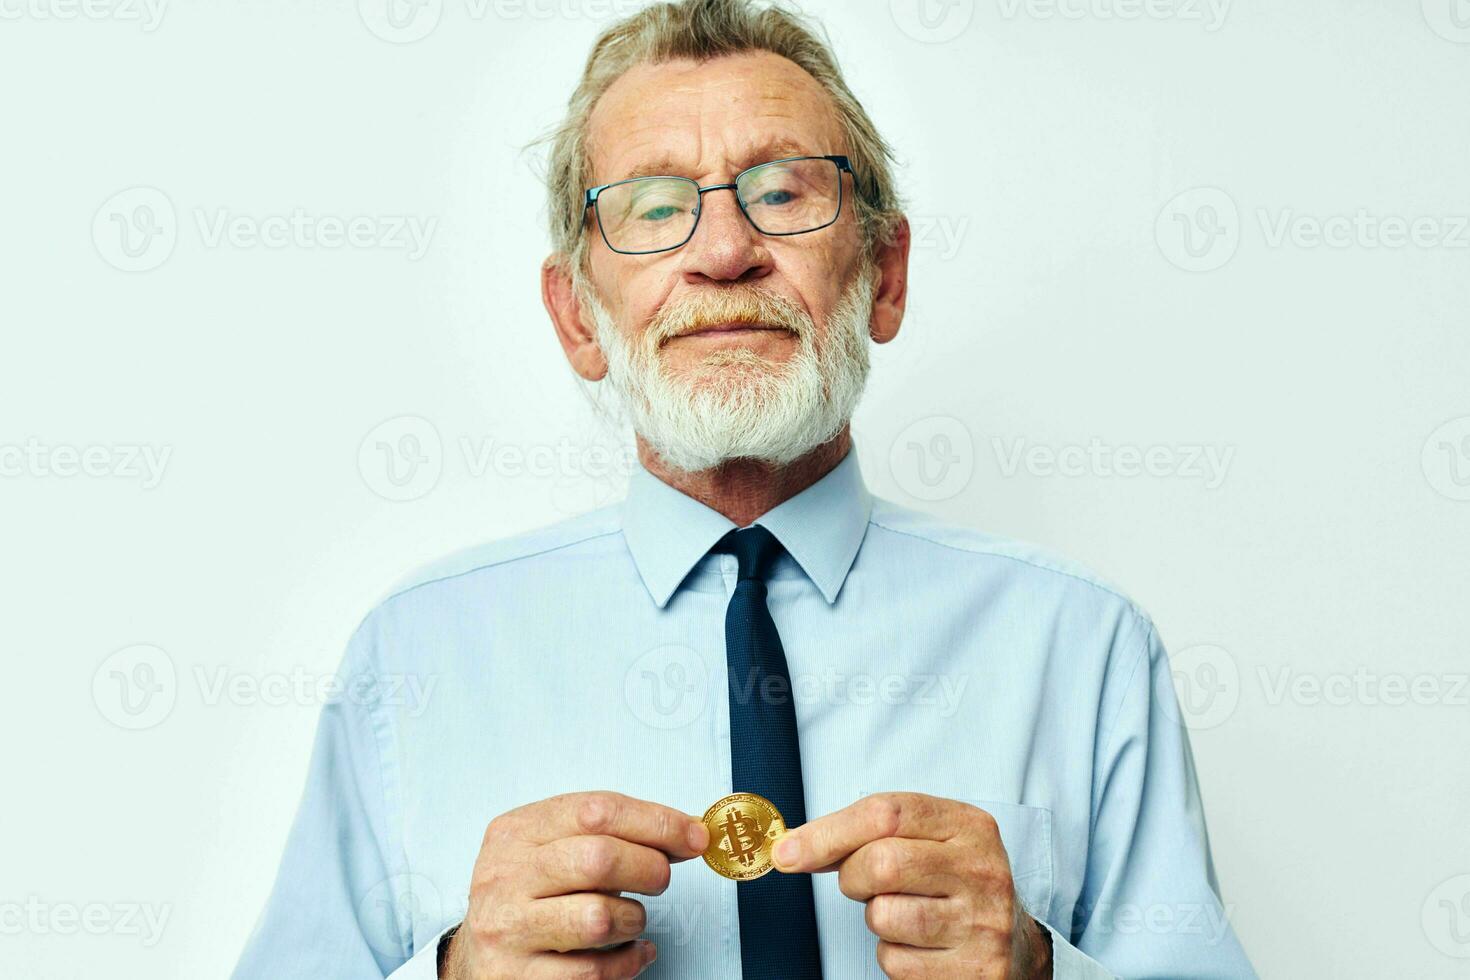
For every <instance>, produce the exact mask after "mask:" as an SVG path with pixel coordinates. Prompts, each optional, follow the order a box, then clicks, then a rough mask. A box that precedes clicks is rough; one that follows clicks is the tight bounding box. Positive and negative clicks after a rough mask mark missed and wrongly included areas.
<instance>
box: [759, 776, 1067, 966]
mask: <svg viewBox="0 0 1470 980" xmlns="http://www.w3.org/2000/svg"><path fill="white" fill-rule="evenodd" d="M773 856H774V858H775V861H776V867H777V868H778V869H779V870H781V871H787V872H805V871H809V872H824V871H836V872H837V884H838V887H839V888H841V889H842V894H844V895H846V896H847V897H848V898H851V899H853V900H854V901H858V902H865V903H867V915H866V918H867V923H868V928H869V929H870V930H871V931H872V932H873V934H874V935H876V936H877V937H878V965H879V966H880V967H881V968H882V970H883V972H884V973H885V974H887V975H888V976H890V977H895V978H899V977H903V978H907V977H984V978H986V980H1034V978H1047V977H1050V976H1051V943H1050V941H1049V939H1048V937H1047V936H1046V934H1045V931H1044V930H1043V929H1042V928H1041V926H1040V925H1038V924H1037V923H1036V921H1035V920H1034V919H1032V918H1031V916H1030V915H1028V914H1027V912H1026V910H1025V908H1024V907H1023V906H1022V905H1021V903H1020V902H1019V901H1017V899H1016V892H1015V888H1014V886H1013V885H1012V882H1011V866H1010V861H1009V860H1008V859H1007V858H1006V851H1005V847H1004V846H1002V844H1001V840H1000V831H999V830H998V829H997V828H996V824H995V818H994V817H992V816H991V815H990V814H988V813H986V812H985V811H984V810H982V809H980V808H979V807H976V806H971V805H970V804H968V803H960V802H958V801H955V800H945V799H940V798H939V797H935V796H925V795H923V794H921V793H875V794H873V795H872V796H867V797H864V798H863V799H861V800H859V801H858V802H856V803H854V804H852V805H851V806H849V807H846V808H845V809H842V810H838V811H837V812H836V813H832V814H828V815H827V816H825V817H819V818H818V819H816V820H811V821H808V822H807V823H806V824H805V825H803V826H801V827H798V828H797V829H795V830H792V831H790V832H789V833H786V834H783V835H782V836H781V837H779V838H777V840H776V847H775V852H774V855H773Z"/></svg>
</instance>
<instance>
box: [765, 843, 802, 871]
mask: <svg viewBox="0 0 1470 980" xmlns="http://www.w3.org/2000/svg"><path fill="white" fill-rule="evenodd" d="M800 854H801V846H800V845H799V844H797V843H796V838H794V837H790V836H787V837H782V838H781V839H780V840H778V841H776V847H775V848H774V849H773V850H772V851H771V856H772V857H774V858H775V859H776V864H777V865H778V866H780V867H787V868H789V867H791V866H792V865H793V864H795V863H796V859H797V857H799V856H800Z"/></svg>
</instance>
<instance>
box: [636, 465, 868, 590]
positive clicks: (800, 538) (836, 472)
mask: <svg viewBox="0 0 1470 980" xmlns="http://www.w3.org/2000/svg"><path fill="white" fill-rule="evenodd" d="M872 506H873V499H872V496H871V495H870V494H869V493H868V490H867V487H866V486H865V485H864V484H863V477H862V472H861V470H859V469H858V462H857V453H856V452H855V451H854V450H853V449H851V448H849V449H848V452H847V455H846V456H844V457H843V458H842V462H840V463H838V464H837V465H836V466H835V467H833V468H832V470H831V471H830V472H829V473H827V474H826V475H825V476H823V477H822V478H821V479H820V480H818V481H817V482H816V483H813V484H812V485H811V486H809V487H807V488H806V489H805V490H803V491H802V492H801V493H798V494H797V495H796V496H794V497H792V498H791V499H789V500H785V501H783V502H782V503H780V504H778V505H777V506H776V507H774V508H772V509H771V510H769V511H767V512H766V513H765V514H762V515H761V516H760V517H758V518H756V520H755V523H756V524H760V525H761V526H763V527H764V528H765V529H766V530H768V531H770V532H771V533H772V534H774V535H775V536H776V540H778V541H780V542H781V546H782V547H784V548H785V549H786V551H787V553H788V554H790V555H791V557H792V558H793V559H795V560H796V563H797V564H798V565H800V566H801V570H802V571H803V572H805V573H806V576H807V578H809V579H811V580H812V583H813V584H814V585H816V587H817V589H818V590H819V591H820V592H821V593H822V596H823V598H825V599H826V600H827V602H828V603H829V604H830V603H833V602H836V601H837V593H838V592H839V591H840V590H841V589H842V583H843V582H844V581H845V580H846V579H847V573H848V570H849V569H851V568H852V562H853V559H854V558H856V557H857V552H858V548H859V547H860V546H861V545H862V543H863V535H864V534H865V533H866V532H867V529H868V515H869V512H870V511H871V510H872ZM733 527H735V524H734V522H732V521H731V520H730V519H729V518H727V517H725V516H724V515H723V514H721V513H719V512H718V511H715V510H712V509H711V508H709V507H706V506H705V505H704V504H702V503H700V502H699V501H697V500H695V499H694V498H693V497H689V496H687V495H685V494H683V493H681V492H680V491H678V490H675V489H674V488H673V487H671V486H669V485H668V484H667V483H665V482H663V481H662V480H660V479H659V478H658V477H656V476H654V475H653V474H652V473H649V472H648V471H647V470H645V469H644V468H643V467H642V466H641V465H635V466H634V468H633V472H632V474H630V476H629V478H628V497H627V500H626V501H625V502H624V503H623V537H624V539H625V540H626V541H627V542H628V550H629V551H631V552H632V554H633V561H634V563H635V564H636V565H637V566H638V574H639V575H640V576H642V578H643V584H644V585H645V586H647V588H648V593H649V595H651V596H652V597H653V601H654V602H655V603H657V604H658V607H659V608H660V609H662V608H663V607H664V606H665V605H667V604H668V601H669V599H670V598H671V597H672V596H673V594H674V592H675V591H676V590H677V589H678V588H679V583H681V582H683V581H684V578H685V576H687V575H688V574H689V572H690V570H691V569H693V568H694V566H695V565H696V564H698V563H699V560H700V559H701V558H703V557H704V556H705V555H706V554H708V553H709V550H710V549H711V548H713V547H714V546H715V543H716V542H718V541H719V540H720V538H722V537H724V536H725V533H726V532H727V531H729V530H730V529H731V528H733Z"/></svg>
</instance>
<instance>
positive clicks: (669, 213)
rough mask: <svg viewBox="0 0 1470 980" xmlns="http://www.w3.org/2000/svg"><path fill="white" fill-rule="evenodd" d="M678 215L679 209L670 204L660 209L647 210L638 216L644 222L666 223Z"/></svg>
mask: <svg viewBox="0 0 1470 980" xmlns="http://www.w3.org/2000/svg"><path fill="white" fill-rule="evenodd" d="M678 213H679V209H678V208H676V207H674V206H673V205H672V204H664V205H662V206H660V207H656V208H649V209H648V210H647V211H644V212H643V213H642V214H641V215H639V217H640V218H641V219H643V220H644V221H667V220H668V219H670V218H672V217H673V216H674V215H676V214H678Z"/></svg>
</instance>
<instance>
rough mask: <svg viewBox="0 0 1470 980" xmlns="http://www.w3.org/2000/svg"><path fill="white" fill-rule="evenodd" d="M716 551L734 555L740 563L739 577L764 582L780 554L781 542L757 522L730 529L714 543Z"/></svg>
mask: <svg viewBox="0 0 1470 980" xmlns="http://www.w3.org/2000/svg"><path fill="white" fill-rule="evenodd" d="M715 550H716V551H722V552H726V553H729V554H732V555H734V556H735V561H736V562H738V563H739V565H740V572H739V576H738V577H739V578H740V579H741V580H744V579H754V580H756V581H758V582H764V581H765V580H766V579H767V578H769V577H770V574H771V567H772V566H773V565H775V563H776V558H777V557H778V556H779V555H780V554H781V551H782V548H781V542H779V541H777V540H776V536H775V535H774V534H772V533H771V532H770V531H767V530H766V529H765V528H763V527H761V526H760V525H759V524H752V525H751V526H750V527H745V528H739V529H737V530H734V531H730V532H729V533H727V534H726V535H725V536H724V537H723V538H721V539H720V541H719V544H717V545H715Z"/></svg>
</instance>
